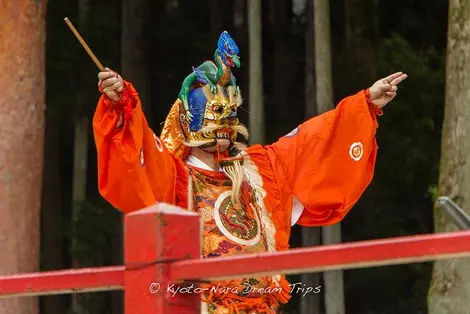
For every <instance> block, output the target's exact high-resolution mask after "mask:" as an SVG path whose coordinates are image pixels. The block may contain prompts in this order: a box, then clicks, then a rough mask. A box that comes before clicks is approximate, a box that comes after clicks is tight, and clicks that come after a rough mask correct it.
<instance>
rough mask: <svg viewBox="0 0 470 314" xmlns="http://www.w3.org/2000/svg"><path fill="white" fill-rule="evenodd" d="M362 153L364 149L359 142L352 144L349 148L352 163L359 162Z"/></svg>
mask: <svg viewBox="0 0 470 314" xmlns="http://www.w3.org/2000/svg"><path fill="white" fill-rule="evenodd" d="M363 153H364V148H363V146H362V143H361V142H356V143H352V144H351V146H350V147H349V157H351V159H352V160H354V161H359V160H361V158H362V154H363Z"/></svg>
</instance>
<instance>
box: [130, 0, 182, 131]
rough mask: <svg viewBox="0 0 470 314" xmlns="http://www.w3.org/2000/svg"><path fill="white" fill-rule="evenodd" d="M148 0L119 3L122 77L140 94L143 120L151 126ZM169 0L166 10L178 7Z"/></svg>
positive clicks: (176, 3) (131, 0) (175, 2)
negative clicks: (120, 9) (145, 119)
mask: <svg viewBox="0 0 470 314" xmlns="http://www.w3.org/2000/svg"><path fill="white" fill-rule="evenodd" d="M151 5H152V3H151V1H150V0H123V1H122V35H121V67H122V77H123V78H124V79H126V80H128V81H130V82H132V84H133V85H134V87H135V88H136V89H137V91H138V92H139V97H140V99H141V101H142V106H143V110H144V112H145V117H146V118H147V121H149V124H150V125H151V126H152V112H151V108H152V107H153V106H152V100H151V84H152V79H151V78H152V77H151V74H152V73H151V70H152V69H151V67H150V66H149V61H150V58H149V55H148V52H149V51H150V49H148V44H147V41H148V40H149V37H148V32H149V30H150V28H149V24H150V13H151V10H150V9H149V8H150V7H151ZM177 5H178V2H177V1H174V0H172V1H171V2H169V3H168V7H169V8H174V6H177Z"/></svg>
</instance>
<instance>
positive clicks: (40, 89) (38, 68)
mask: <svg viewBox="0 0 470 314" xmlns="http://www.w3.org/2000/svg"><path fill="white" fill-rule="evenodd" d="M45 14H46V1H37V0H18V1H2V2H0V25H1V26H0V40H1V42H2V46H1V48H0V79H1V80H0V81H1V82H2V97H0V141H1V144H0V146H1V147H2V151H1V153H0V212H1V213H2V219H1V220H0V243H1V248H2V251H1V254H0V274H1V275H4V274H13V273H28V272H35V271H38V270H39V252H40V250H39V246H40V242H39V240H40V232H39V231H40V204H41V189H42V173H43V171H42V169H43V152H44V111H45V62H44V61H45V39H46V37H45V36H46V32H45V31H46V24H45ZM38 312H39V304H38V298H37V297H28V298H13V299H2V300H1V301H0V313H2V314H35V313H38Z"/></svg>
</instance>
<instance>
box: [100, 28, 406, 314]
mask: <svg viewBox="0 0 470 314" xmlns="http://www.w3.org/2000/svg"><path fill="white" fill-rule="evenodd" d="M238 66H240V61H239V58H238V47H237V45H236V44H235V42H234V41H233V40H232V39H231V38H230V36H229V35H228V33H227V32H224V33H222V35H221V36H220V39H219V42H218V45H217V49H216V50H215V54H214V60H213V61H206V62H204V63H202V64H201V65H200V66H199V67H197V68H193V72H192V73H191V74H190V75H188V76H187V77H186V79H185V80H184V82H183V84H182V88H181V91H180V93H179V97H178V99H177V100H176V102H175V103H174V104H173V106H172V107H171V109H170V112H169V114H168V116H167V119H166V122H165V125H164V127H163V131H162V134H161V136H160V137H157V136H156V135H155V134H154V132H153V131H152V130H151V129H150V128H149V126H148V124H147V121H146V119H145V116H144V114H143V112H142V106H141V103H140V100H139V97H138V93H137V92H136V90H135V89H134V87H133V86H132V85H131V83H129V82H127V81H124V80H123V79H122V78H121V77H120V76H119V75H118V74H116V73H115V72H113V71H111V70H110V69H106V70H105V71H104V72H101V73H99V75H98V76H99V80H100V81H99V88H100V90H101V91H102V92H103V95H102V97H101V98H100V100H99V103H98V107H97V109H96V112H95V116H94V120H93V128H94V134H95V141H96V147H97V150H98V176H99V178H98V180H99V190H100V193H101V195H102V196H103V197H104V198H105V199H106V200H108V201H109V202H110V203H111V204H112V205H113V206H114V207H116V208H117V209H119V210H120V211H121V212H123V213H129V212H132V211H135V210H139V209H142V208H145V207H148V206H151V205H154V204H156V203H157V202H165V203H170V204H174V205H177V206H180V207H182V208H185V209H187V210H189V211H193V212H197V213H199V214H200V215H201V217H202V219H203V221H204V234H203V257H204V258H211V257H218V256H223V255H235V254H241V253H260V252H274V251H281V250H286V249H288V241H289V236H290V230H291V226H292V225H294V224H296V223H297V224H300V225H302V226H325V225H330V224H334V223H337V222H339V221H340V220H341V219H342V218H343V217H344V216H345V215H346V214H347V213H348V211H349V210H350V209H351V208H352V207H353V205H354V204H355V203H356V202H357V201H358V199H359V198H360V196H361V194H362V193H363V192H364V190H365V189H366V187H367V186H368V185H369V183H370V182H371V179H372V177H373V172H374V166H375V158H376V152H377V144H376V139H375V134H376V129H377V126H378V124H377V116H378V115H381V114H382V111H381V108H382V107H383V106H384V105H386V104H387V103H388V102H389V101H390V100H392V99H393V98H394V97H395V96H396V91H397V84H398V83H400V82H401V81H402V80H404V79H405V78H406V75H405V74H402V73H401V72H400V73H395V74H393V75H390V76H389V77H386V78H384V79H381V80H379V81H377V82H376V83H375V84H374V85H372V86H371V87H370V88H368V89H365V90H362V91H360V92H358V93H357V94H355V95H353V96H350V97H347V98H345V99H343V100H342V101H341V102H340V103H339V104H338V105H337V107H336V109H334V110H331V111H329V112H327V113H325V114H322V115H320V116H317V117H315V118H312V119H310V120H308V121H306V122H304V123H303V124H301V125H300V126H299V127H297V128H296V129H295V130H293V131H292V132H290V133H289V134H287V135H286V136H284V137H282V138H280V139H279V140H278V141H277V142H276V143H274V144H271V145H267V146H262V145H253V146H250V147H246V146H245V145H244V143H245V142H246V140H247V138H248V131H247V129H246V128H245V127H244V126H243V125H242V124H241V123H240V122H239V120H238V117H237V108H238V107H239V106H240V105H241V104H242V98H241V92H240V90H239V88H238V87H237V84H236V80H235V77H234V75H233V74H232V68H233V67H238ZM217 284H218V287H225V289H223V290H222V291H218V290H217V289H210V290H209V291H210V292H208V293H206V294H205V295H203V296H202V300H203V309H202V312H203V313H217V314H220V313H247V314H248V313H276V312H277V309H278V307H279V305H280V303H286V302H287V300H288V299H289V297H290V286H289V284H288V282H287V281H286V279H285V278H284V276H282V275H278V276H268V277H261V278H242V279H240V280H232V281H228V282H222V283H220V282H219V283H214V285H217ZM261 289H263V291H271V292H270V293H263V292H260V291H262V290H261Z"/></svg>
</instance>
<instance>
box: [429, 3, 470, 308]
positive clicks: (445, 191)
mask: <svg viewBox="0 0 470 314" xmlns="http://www.w3.org/2000/svg"><path fill="white" fill-rule="evenodd" d="M469 20H470V1H457V0H451V1H449V22H448V37H447V64H446V96H445V112H444V123H443V128H442V141H441V163H440V174H439V187H438V193H439V196H444V195H445V196H449V197H451V198H452V199H453V200H454V201H456V203H458V204H459V205H460V206H462V207H463V208H464V209H465V210H467V211H469V212H470V185H469V183H470V165H469V164H468V158H469V153H470V145H469V140H468V136H470V123H468V121H469V120H470V89H469V88H468V86H469V85H470V51H469V50H468V47H469V45H470V28H469V27H468V21H469ZM434 229H435V232H448V231H454V230H456V227H455V226H454V224H453V223H452V221H451V220H449V218H448V217H446V215H445V214H444V213H443V212H442V211H440V210H439V209H438V208H435V209H434ZM469 291H470V259H468V258H466V259H453V260H443V261H436V262H434V269H433V274H432V280H431V287H430V289H429V296H428V309H429V313H431V314H464V313H469V304H470V294H469Z"/></svg>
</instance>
